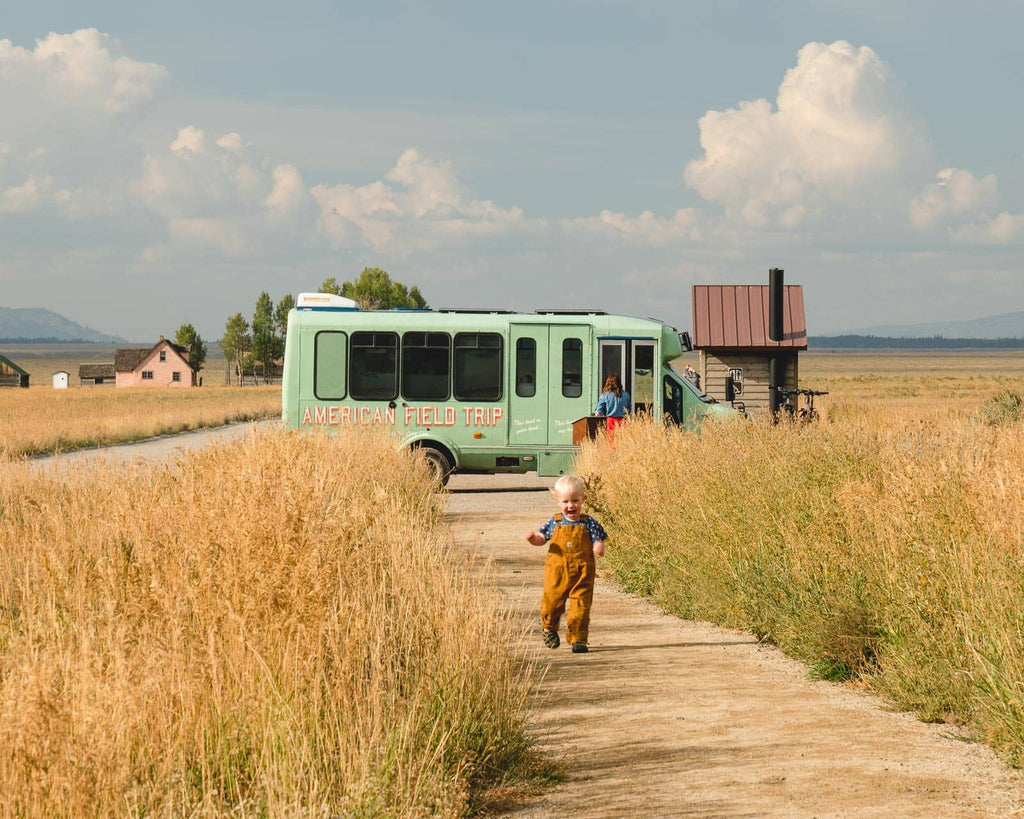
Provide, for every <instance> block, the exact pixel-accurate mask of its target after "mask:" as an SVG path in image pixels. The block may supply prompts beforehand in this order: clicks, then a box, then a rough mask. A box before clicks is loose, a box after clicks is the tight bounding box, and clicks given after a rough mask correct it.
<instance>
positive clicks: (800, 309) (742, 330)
mask: <svg viewBox="0 0 1024 819" xmlns="http://www.w3.org/2000/svg"><path fill="white" fill-rule="evenodd" d="M690 305H691V309H692V313H693V346H694V347H695V348H697V349H723V348H724V349H736V350H771V349H776V348H788V349H794V350H806V349H807V323H806V319H805V317H804V291H803V287H802V286H801V285H799V284H787V285H785V286H784V287H783V295H782V330H783V332H782V341H772V340H771V339H770V338H768V285H764V284H695V285H693V292H692V294H691V299H690Z"/></svg>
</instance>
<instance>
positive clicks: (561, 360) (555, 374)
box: [547, 324, 600, 446]
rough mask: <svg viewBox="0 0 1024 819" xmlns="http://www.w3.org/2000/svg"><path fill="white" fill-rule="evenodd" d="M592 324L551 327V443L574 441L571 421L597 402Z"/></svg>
mask: <svg viewBox="0 0 1024 819" xmlns="http://www.w3.org/2000/svg"><path fill="white" fill-rule="evenodd" d="M592 350H593V347H592V342H591V327H590V325H589V324H552V325H551V326H550V327H549V329H548V383H547V389H548V444H549V445H551V446H559V445H566V446H569V445H571V444H572V422H573V421H575V420H577V419H578V418H582V417H584V416H585V415H590V414H591V413H592V412H593V411H594V407H595V406H596V404H597V392H596V390H597V387H598V386H600V385H594V384H591V383H590V374H591V372H592V371H593V365H592V355H593V352H592Z"/></svg>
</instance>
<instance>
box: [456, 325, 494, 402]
mask: <svg viewBox="0 0 1024 819" xmlns="http://www.w3.org/2000/svg"><path fill="white" fill-rule="evenodd" d="M502 364H503V362H502V345H501V336H500V335H498V333H459V334H458V335H456V336H455V398H456V399H457V400H459V401H499V400H501V381H502Z"/></svg>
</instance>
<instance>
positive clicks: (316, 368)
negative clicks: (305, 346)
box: [313, 331, 348, 401]
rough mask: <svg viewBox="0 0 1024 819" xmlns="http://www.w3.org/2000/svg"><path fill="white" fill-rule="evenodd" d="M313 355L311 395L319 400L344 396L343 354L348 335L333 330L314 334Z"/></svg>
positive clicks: (337, 398) (344, 353)
mask: <svg viewBox="0 0 1024 819" xmlns="http://www.w3.org/2000/svg"><path fill="white" fill-rule="evenodd" d="M313 346H314V355H313V395H315V396H316V397H317V398H319V399H320V400H321V401H332V400H339V399H341V398H344V397H345V355H346V353H347V352H348V349H347V348H348V335H347V334H346V333H338V332H335V331H324V332H320V333H317V334H316V340H315V342H314V345H313Z"/></svg>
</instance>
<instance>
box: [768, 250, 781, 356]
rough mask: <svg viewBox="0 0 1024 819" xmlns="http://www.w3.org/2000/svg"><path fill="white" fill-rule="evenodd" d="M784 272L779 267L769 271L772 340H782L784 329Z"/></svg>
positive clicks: (769, 334) (770, 333) (769, 314)
mask: <svg viewBox="0 0 1024 819" xmlns="http://www.w3.org/2000/svg"><path fill="white" fill-rule="evenodd" d="M782 273H783V271H782V270H781V269H780V268H778V267H773V268H772V269H771V270H769V271H768V338H770V339H771V340H772V341H782V336H783V334H784V330H783V327H782V316H783V312H782V296H783V287H782Z"/></svg>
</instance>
